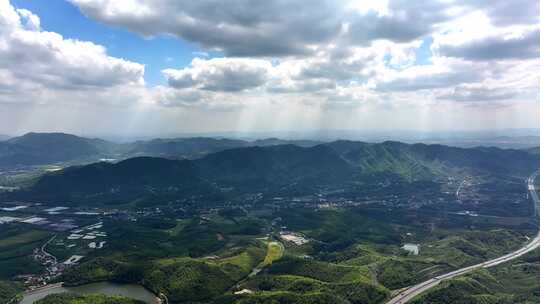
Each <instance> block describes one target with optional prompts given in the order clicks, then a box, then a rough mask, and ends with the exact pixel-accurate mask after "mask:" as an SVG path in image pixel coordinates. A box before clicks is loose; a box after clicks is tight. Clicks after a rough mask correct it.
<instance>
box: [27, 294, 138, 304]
mask: <svg viewBox="0 0 540 304" xmlns="http://www.w3.org/2000/svg"><path fill="white" fill-rule="evenodd" d="M36 304H144V302H141V301H137V300H133V299H129V298H125V297H119V296H114V297H109V296H105V295H74V294H53V295H49V296H47V297H46V298H44V299H42V300H39V301H37V302H36Z"/></svg>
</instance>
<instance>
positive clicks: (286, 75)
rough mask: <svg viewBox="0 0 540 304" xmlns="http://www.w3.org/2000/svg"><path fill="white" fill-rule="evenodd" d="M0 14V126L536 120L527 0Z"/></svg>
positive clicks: (172, 2)
mask: <svg viewBox="0 0 540 304" xmlns="http://www.w3.org/2000/svg"><path fill="white" fill-rule="evenodd" d="M0 24H1V25H2V26H1V27H0V133H10V134H13V133H22V132H25V131H67V132H74V133H77V132H79V133H80V132H83V133H86V134H90V133H96V132H102V133H130V132H131V133H141V132H143V133H144V132H152V133H159V132H164V131H167V132H168V133H174V132H214V131H218V132H224V131H241V132H244V131H268V130H291V129H292V130H302V129H309V130H313V129H419V130H452V129H475V130H476V129H490V128H537V127H540V125H539V120H538V119H537V117H539V116H540V105H539V103H540V86H539V85H538V84H539V78H538V75H540V2H539V1H536V0H520V1H518V2H511V1H507V0H491V1H485V0H460V1H447V0H430V1H415V2H409V1H403V0H385V1H382V0H339V1H335V0H309V1H307V0H287V1H252V0H227V1H223V0H197V1H191V0H160V1H159V2H156V1H154V0H0ZM58 34H59V35H61V37H60V36H59V35H58ZM143 37H152V38H143ZM70 39H74V40H70ZM103 47H104V48H105V49H106V50H104V49H103ZM207 50H219V51H214V52H211V53H210V56H208V57H205V56H202V55H200V52H207ZM197 53H199V54H197ZM197 57H198V59H196V58H197ZM96 122H99V123H96Z"/></svg>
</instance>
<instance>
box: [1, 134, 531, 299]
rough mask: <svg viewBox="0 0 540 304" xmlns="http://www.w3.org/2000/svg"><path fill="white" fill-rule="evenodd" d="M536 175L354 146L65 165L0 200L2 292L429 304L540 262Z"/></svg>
mask: <svg viewBox="0 0 540 304" xmlns="http://www.w3.org/2000/svg"><path fill="white" fill-rule="evenodd" d="M480 159H482V161H479V160H480ZM536 165H538V167H540V158H539V157H538V156H536V155H533V154H528V153H527V152H523V151H518V150H501V149H485V148H475V149H461V148H452V147H444V146H428V145H407V144H401V143H396V142H386V143H382V144H366V143H359V142H348V141H338V142H332V143H325V144H322V145H315V146H312V147H309V146H308V147H300V146H295V145H290V144H289V145H275V146H265V147H243V148H233V149H228V150H224V151H219V152H215V153H210V154H208V155H204V156H202V157H199V158H194V159H176V158H156V157H136V158H131V159H127V160H125V161H114V162H110V161H109V162H98V163H92V164H89V165H76V166H68V167H67V168H65V169H61V168H63V167H64V165H58V164H57V166H59V167H60V169H59V170H58V169H54V170H44V171H43V172H42V173H38V172H36V171H32V170H30V171H29V172H34V173H29V174H31V175H32V176H33V177H32V178H30V179H27V178H21V179H11V181H14V182H15V185H12V186H15V187H17V188H14V189H4V191H3V192H1V193H0V198H1V199H0V223H2V224H0V227H2V229H3V230H2V231H4V232H3V234H2V235H0V248H2V257H1V258H0V269H2V271H0V281H2V282H13V283H9V284H15V285H13V286H14V287H13V288H14V289H13V290H15V292H14V293H12V296H11V297H9V299H10V300H12V299H14V297H15V295H17V294H18V295H19V296H20V295H21V294H22V293H21V291H22V290H23V289H27V290H32V289H36V288H37V289H38V290H39V288H41V287H42V286H44V285H46V286H48V285H50V284H58V283H61V284H62V285H63V286H64V287H63V288H68V289H69V288H71V287H75V286H86V285H87V284H94V283H99V282H110V283H111V284H136V285H139V286H143V287H144V288H145V289H146V290H148V291H149V292H151V293H152V294H154V295H155V296H156V297H158V298H160V299H161V301H164V302H167V303H188V302H199V303H270V302H272V301H277V302H279V303H285V302H294V303H313V302H318V303H373V304H378V303H381V304H382V303H387V302H388V301H390V302H389V303H405V301H404V299H406V300H410V301H411V303H416V302H417V301H418V300H417V299H419V298H421V297H423V296H424V295H425V294H427V295H430V294H431V292H432V291H436V290H438V289H437V288H441V287H439V286H435V285H436V284H432V283H428V285H422V284H424V283H422V282H433V281H432V280H433V279H434V278H439V279H436V280H437V281H436V282H437V283H440V286H445V284H446V282H447V281H451V280H455V279H458V278H461V277H462V276H463V275H465V273H468V272H469V271H472V270H474V271H473V272H472V273H476V271H477V270H476V269H477V268H478V266H475V265H486V264H484V263H486V261H489V260H492V261H493V262H490V266H494V269H499V268H500V267H506V266H505V265H507V264H510V263H512V262H511V261H510V257H511V258H512V259H513V258H517V259H518V260H520V259H524V258H528V257H529V256H530V255H531V254H535V253H536V250H533V249H534V248H535V247H526V248H528V249H530V250H528V251H531V252H530V253H527V254H524V253H525V252H524V251H519V250H520V248H522V247H523V246H526V244H527V243H530V242H532V243H530V244H532V245H535V244H537V242H535V241H531V240H533V239H534V238H535V236H536V235H537V233H538V230H537V226H536V225H537V220H536V219H535V217H534V214H535V204H534V203H533V200H531V196H532V198H534V195H533V193H529V192H528V191H532V190H534V189H535V188H534V185H535V178H534V177H531V178H529V175H530V174H532V173H533V172H530V171H531V169H530V168H531V166H536ZM45 166H50V165H45ZM16 174H17V175H19V174H21V173H19V172H17V173H16ZM17 175H15V176H17ZM531 189H532V190H531ZM405 245H406V246H405ZM532 245H530V246H532ZM407 246H408V247H407ZM411 248H413V249H414V250H412V249H411ZM514 251H517V253H518V254H514V255H512V256H507V255H508V254H509V253H511V252H514ZM502 256H505V258H504V262H505V263H502V264H501V265H495V264H499V262H500V261H501V260H500V257H502ZM463 269H465V270H466V271H463ZM490 271H491V270H490ZM448 274H451V275H448ZM456 275H459V277H455V276H456ZM466 275H470V274H466ZM441 281H442V283H441ZM6 284H8V283H6ZM417 284H421V285H417ZM53 286H54V285H53ZM410 286H423V287H422V288H420V289H417V288H415V287H410ZM426 287H429V289H428V288H426ZM81 290H82V289H81ZM410 290H413V291H415V290H416V291H418V290H420V291H422V292H421V294H420V292H413V293H410V292H409V291H410ZM396 295H397V298H395V297H396ZM393 296H394V297H393ZM432 297H433V296H432ZM57 300H58V301H63V299H60V298H58V299H57ZM43 301H45V302H43V303H47V302H46V301H50V300H48V299H47V298H45V299H43ZM81 301H84V300H83V299H81ZM415 301H416V302H415Z"/></svg>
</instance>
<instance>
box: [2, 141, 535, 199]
mask: <svg viewBox="0 0 540 304" xmlns="http://www.w3.org/2000/svg"><path fill="white" fill-rule="evenodd" d="M538 167H540V156H538V155H533V154H529V153H527V152H524V151H520V150H502V149H497V148H472V149H463V148H453V147H447V146H440V145H423V144H415V145H408V144H403V143H397V142H385V143H381V144H366V143H361V142H348V141H337V142H333V143H329V144H323V145H318V146H314V147H309V148H302V147H298V146H294V145H283V146H269V147H247V148H237V149H230V150H225V151H221V152H218V153H213V154H209V155H207V156H205V157H203V158H200V159H196V160H168V159H163V158H150V157H139V158H133V159H128V160H125V161H122V162H119V163H117V164H108V163H96V164H91V165H87V166H81V167H71V168H68V169H65V170H63V171H60V172H54V173H50V174H47V175H45V176H43V177H42V178H41V179H40V180H38V181H37V183H36V184H35V185H34V186H33V187H32V188H30V189H29V191H27V190H23V191H22V192H19V193H15V194H12V196H14V198H18V197H17V195H21V194H22V195H25V194H26V195H30V196H31V198H35V199H42V200H47V199H64V200H76V201H83V200H85V199H87V198H89V197H91V198H92V199H103V200H114V199H124V200H130V199H135V198H138V197H141V196H145V195H177V196H178V195H182V194H210V193H212V192H213V191H217V192H219V189H220V188H221V187H234V188H235V189H236V190H238V191H249V192H256V191H262V190H264V189H267V190H268V189H279V188H281V187H288V186H290V185H295V188H297V189H301V188H302V187H320V186H332V185H336V186H342V185H346V184H348V183H353V182H355V181H361V180H370V181H373V180H374V178H383V179H385V178H388V177H392V178H394V179H396V178H397V179H398V180H401V181H402V182H404V183H407V182H413V181H432V180H433V179H436V178H444V177H447V176H451V175H452V174H453V173H455V172H463V171H465V172H471V173H478V174H484V175H485V174H494V175H513V176H521V177H525V176H527V175H529V174H530V173H532V171H534V168H538ZM27 197H28V196H27ZM23 198H24V196H23Z"/></svg>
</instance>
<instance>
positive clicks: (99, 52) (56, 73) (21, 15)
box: [0, 0, 144, 90]
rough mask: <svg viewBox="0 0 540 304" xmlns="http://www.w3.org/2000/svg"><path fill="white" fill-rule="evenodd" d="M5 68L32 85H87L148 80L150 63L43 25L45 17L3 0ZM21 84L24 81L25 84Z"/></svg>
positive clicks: (0, 41)
mask: <svg viewBox="0 0 540 304" xmlns="http://www.w3.org/2000/svg"><path fill="white" fill-rule="evenodd" d="M0 28H1V29H0V71H1V72H2V73H3V74H4V75H5V77H7V78H12V79H16V80H17V81H20V82H28V84H27V85H26V87H31V86H32V87H36V86H43V87H45V88H47V89H50V88H59V89H73V90H75V89H84V88H92V87H113V86H117V85H132V84H143V83H144V80H143V75H144V66H143V65H142V64H139V63H135V62H130V61H127V60H124V59H120V58H115V57H111V56H108V55H107V52H106V49H105V48H104V47H103V46H100V45H97V44H94V43H92V42H88V41H79V40H73V39H65V38H63V37H62V36H61V35H59V34H57V33H53V32H47V31H42V30H41V29H40V21H39V17H38V16H36V15H34V14H32V13H31V12H30V11H28V10H25V9H15V8H14V7H13V6H12V5H11V4H10V3H9V1H7V0H2V1H0ZM19 85H21V86H23V85H25V84H24V83H21V84H19Z"/></svg>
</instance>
